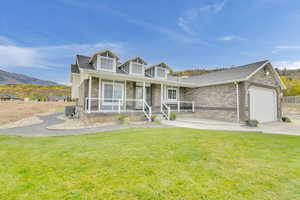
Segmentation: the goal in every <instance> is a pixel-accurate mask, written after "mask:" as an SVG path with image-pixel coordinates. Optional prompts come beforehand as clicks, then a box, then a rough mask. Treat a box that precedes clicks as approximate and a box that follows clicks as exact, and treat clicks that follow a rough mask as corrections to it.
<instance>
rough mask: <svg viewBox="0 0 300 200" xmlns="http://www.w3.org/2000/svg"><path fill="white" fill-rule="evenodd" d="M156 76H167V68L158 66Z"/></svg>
mask: <svg viewBox="0 0 300 200" xmlns="http://www.w3.org/2000/svg"><path fill="white" fill-rule="evenodd" d="M156 76H157V77H159V78H166V70H165V69H164V68H156Z"/></svg>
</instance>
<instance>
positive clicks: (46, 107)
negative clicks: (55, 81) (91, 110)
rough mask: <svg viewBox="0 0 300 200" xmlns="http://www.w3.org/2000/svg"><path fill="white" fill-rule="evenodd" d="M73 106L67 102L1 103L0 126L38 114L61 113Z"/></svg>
mask: <svg viewBox="0 0 300 200" xmlns="http://www.w3.org/2000/svg"><path fill="white" fill-rule="evenodd" d="M73 104H74V103H68V102H23V101H1V102H0V125H3V124H7V123H11V122H16V121H19V120H21V119H25V118H29V117H33V116H35V115H36V114H40V113H46V112H55V111H58V110H60V111H61V110H63V107H64V106H67V105H73Z"/></svg>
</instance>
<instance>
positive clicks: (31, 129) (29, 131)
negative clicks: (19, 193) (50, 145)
mask: <svg viewBox="0 0 300 200" xmlns="http://www.w3.org/2000/svg"><path fill="white" fill-rule="evenodd" d="M61 114H62V113H54V114H51V115H47V116H39V118H40V119H41V120H43V123H40V124H35V125H30V126H24V127H17V128H9V129H0V135H18V136H67V135H81V134H88V133H98V132H105V131H113V130H121V129H127V128H158V127H159V128H162V127H166V125H158V124H154V123H149V124H141V125H113V126H112V125H110V126H103V127H99V128H83V129H75V130H48V129H47V128H46V127H48V126H51V125H55V124H60V123H63V122H64V121H63V120H61V119H58V118H57V117H58V116H59V115H61Z"/></svg>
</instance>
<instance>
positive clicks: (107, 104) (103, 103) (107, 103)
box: [101, 81, 124, 106]
mask: <svg viewBox="0 0 300 200" xmlns="http://www.w3.org/2000/svg"><path fill="white" fill-rule="evenodd" d="M105 85H112V86H113V92H112V94H113V95H114V90H115V85H120V86H121V87H122V98H121V100H122V102H121V105H122V104H123V101H124V84H123V83H116V82H115V81H112V82H110V81H102V87H101V91H102V92H101V95H102V101H101V102H102V105H104V106H113V105H118V104H119V102H105V101H104V100H105V97H104V86H105ZM113 99H114V97H113Z"/></svg>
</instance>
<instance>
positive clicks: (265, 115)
mask: <svg viewBox="0 0 300 200" xmlns="http://www.w3.org/2000/svg"><path fill="white" fill-rule="evenodd" d="M249 97H250V98H249V101H250V104H249V105H250V119H252V120H258V121H259V122H271V121H276V120H277V98H276V91H275V90H274V89H268V88H262V87H251V88H250V89H249Z"/></svg>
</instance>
